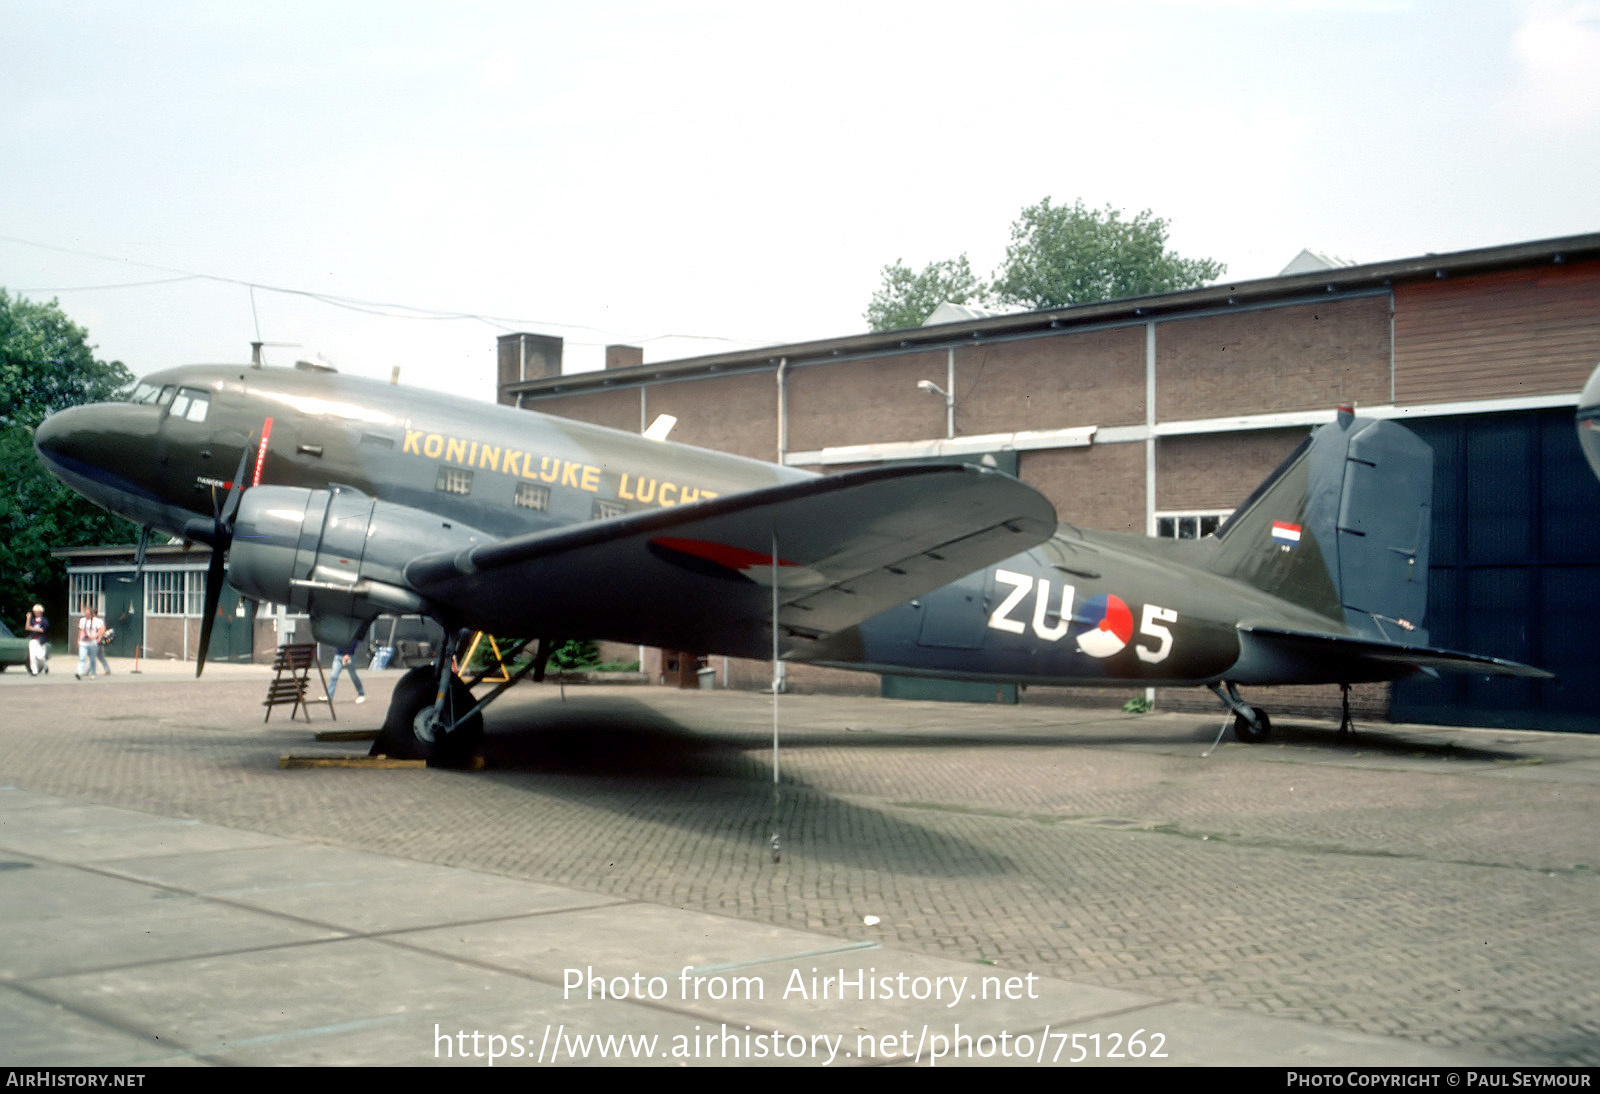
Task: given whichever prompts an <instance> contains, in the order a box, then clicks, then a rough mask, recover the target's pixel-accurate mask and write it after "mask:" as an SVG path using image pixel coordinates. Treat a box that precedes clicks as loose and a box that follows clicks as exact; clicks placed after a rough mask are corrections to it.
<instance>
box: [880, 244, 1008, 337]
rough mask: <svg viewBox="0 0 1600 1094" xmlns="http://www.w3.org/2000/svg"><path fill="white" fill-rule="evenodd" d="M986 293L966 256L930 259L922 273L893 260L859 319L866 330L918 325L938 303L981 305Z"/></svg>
mask: <svg viewBox="0 0 1600 1094" xmlns="http://www.w3.org/2000/svg"><path fill="white" fill-rule="evenodd" d="M985 292H986V287H985V286H984V283H983V282H982V281H980V280H978V278H977V277H976V276H975V275H974V274H973V272H972V266H971V265H970V264H969V263H968V262H967V256H966V255H962V256H961V257H959V258H952V259H948V260H946V261H944V262H930V263H928V265H927V266H925V267H923V269H922V272H921V273H915V272H913V271H912V269H911V267H909V266H907V265H906V264H905V263H904V262H902V261H900V260H899V259H896V260H895V261H894V262H892V263H890V264H889V265H887V266H885V267H884V268H883V286H882V287H881V288H880V289H879V290H878V291H877V292H875V293H873V294H872V303H871V304H869V305H867V311H866V314H865V315H864V316H863V317H862V318H864V319H866V321H867V328H868V329H869V330H902V329H904V328H906V327H917V326H921V325H922V323H923V321H924V320H925V319H927V318H928V316H929V315H931V314H932V313H933V310H934V309H935V308H937V307H938V306H939V305H940V304H946V303H949V304H980V303H982V302H983V299H984V294H985Z"/></svg>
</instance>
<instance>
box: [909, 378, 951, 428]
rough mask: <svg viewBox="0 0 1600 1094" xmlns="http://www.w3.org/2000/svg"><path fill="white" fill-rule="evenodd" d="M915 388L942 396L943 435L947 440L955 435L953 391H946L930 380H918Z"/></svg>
mask: <svg viewBox="0 0 1600 1094" xmlns="http://www.w3.org/2000/svg"><path fill="white" fill-rule="evenodd" d="M917 390H918V391H926V392H927V393H928V394H929V395H939V396H942V397H943V398H944V435H945V438H946V439H947V440H948V439H949V438H951V437H954V436H955V435H956V396H955V392H953V391H946V390H945V389H944V388H942V387H940V386H939V385H938V384H936V383H934V382H933V381H932V380H918V381H917Z"/></svg>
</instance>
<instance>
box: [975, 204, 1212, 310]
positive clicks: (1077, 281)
mask: <svg viewBox="0 0 1600 1094" xmlns="http://www.w3.org/2000/svg"><path fill="white" fill-rule="evenodd" d="M1226 269H1227V267H1225V266H1224V265H1223V264H1222V263H1220V262H1214V261H1212V260H1211V259H1209V258H1199V259H1190V258H1180V257H1179V256H1178V255H1176V254H1174V253H1173V252H1171V251H1169V250H1167V222H1166V221H1165V220H1163V219H1161V218H1160V217H1158V216H1156V215H1155V214H1154V213H1152V212H1151V211H1150V210H1148V209H1146V210H1144V211H1143V212H1142V213H1139V214H1138V215H1137V216H1135V217H1134V218H1133V219H1131V220H1125V219H1124V218H1123V215H1122V213H1121V211H1119V210H1117V209H1113V208H1112V207H1111V206H1109V205H1107V206H1106V207H1105V208H1104V209H1101V210H1097V209H1089V208H1087V207H1086V206H1085V205H1084V204H1083V202H1082V200H1079V201H1076V202H1074V203H1073V204H1072V206H1071V207H1070V208H1068V207H1067V206H1064V205H1051V204H1050V199H1049V198H1045V199H1044V200H1043V201H1041V202H1039V204H1037V205H1033V206H1030V207H1028V208H1026V209H1024V210H1022V215H1021V216H1020V217H1019V218H1018V219H1017V221H1016V223H1014V224H1012V226H1011V246H1009V247H1007V248H1006V261H1005V266H1004V267H1003V268H1002V269H1001V271H1000V273H999V275H998V276H997V277H996V278H995V284H994V291H995V294H996V296H997V298H998V299H999V300H1000V301H1001V302H1002V303H1006V304H1021V305H1023V306H1025V307H1027V308H1030V309H1040V308H1059V307H1064V306H1066V305H1068V304H1091V303H1094V302H1096V301H1099V300H1118V299H1121V298H1123V297H1128V296H1145V295H1148V294H1150V293H1161V292H1174V291H1177V290H1179V289H1194V288H1199V287H1200V286H1201V285H1204V284H1206V283H1207V282H1209V281H1215V280H1216V279H1217V278H1219V277H1221V276H1222V275H1223V273H1224V272H1225V271H1226Z"/></svg>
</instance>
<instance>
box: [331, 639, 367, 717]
mask: <svg viewBox="0 0 1600 1094" xmlns="http://www.w3.org/2000/svg"><path fill="white" fill-rule="evenodd" d="M357 641H358V639H355V638H352V639H351V640H350V644H349V645H348V646H346V647H345V648H344V649H342V650H339V651H338V652H336V653H335V654H334V655H333V675H332V676H331V677H330V678H329V680H328V702H330V703H331V702H333V693H334V692H335V691H337V690H338V689H339V670H340V669H345V670H347V671H348V672H349V673H350V682H351V683H352V684H354V685H355V686H356V702H358V703H365V702H366V701H367V689H366V688H364V687H362V686H361V677H359V676H357V675H356V666H355V663H354V662H352V661H351V660H350V655H351V654H353V653H355V652H356V643H357Z"/></svg>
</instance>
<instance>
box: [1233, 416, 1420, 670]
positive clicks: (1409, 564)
mask: <svg viewBox="0 0 1600 1094" xmlns="http://www.w3.org/2000/svg"><path fill="white" fill-rule="evenodd" d="M1432 507H1433V451H1432V449H1430V448H1429V447H1428V446H1427V445H1426V444H1425V443H1423V442H1422V441H1421V440H1419V439H1418V438H1417V436H1416V435H1415V434H1414V433H1412V432H1411V431H1410V430H1408V429H1406V428H1405V427H1403V426H1400V425H1396V424H1395V423H1393V422H1384V421H1371V420H1364V419H1357V418H1355V417H1353V416H1352V415H1350V414H1348V413H1346V412H1343V411H1341V413H1340V415H1339V420H1338V421H1336V422H1333V423H1331V424H1329V425H1325V426H1322V427H1320V428H1319V429H1317V430H1316V431H1315V432H1314V433H1313V434H1312V435H1311V436H1310V437H1309V438H1307V440H1306V441H1305V442H1304V443H1303V444H1302V445H1301V446H1300V447H1299V448H1298V449H1296V450H1295V452H1294V453H1293V454H1292V455H1291V456H1290V457H1289V458H1288V459H1287V460H1285V461H1284V462H1283V464H1282V466H1280V467H1279V468H1278V469H1277V471H1275V472H1273V474H1272V477H1271V478H1269V479H1268V480H1267V481H1266V482H1265V483H1263V484H1262V485H1261V486H1260V487H1258V488H1257V489H1256V491H1255V492H1254V493H1253V494H1251V495H1250V497H1249V498H1247V499H1246V500H1245V502H1244V504H1243V505H1241V506H1240V507H1239V508H1238V510H1237V511H1235V513H1234V515H1233V516H1232V517H1230V518H1229V520H1228V522H1227V523H1226V524H1225V525H1223V527H1222V528H1220V529H1218V531H1217V538H1218V541H1219V542H1218V546H1217V550H1216V553H1215V555H1214V556H1213V559H1214V561H1213V565H1212V568H1213V569H1214V570H1215V571H1216V572H1218V573H1221V574H1224V575H1226V576H1228V577H1232V578H1235V579H1237V580H1240V581H1244V582H1247V583H1248V584H1251V585H1254V586H1255V587H1256V588H1258V589H1261V590H1262V591H1264V592H1267V593H1270V594H1272V595H1273V596H1276V597H1279V598H1280V599H1283V600H1287V601H1290V602H1291V603H1294V604H1297V605H1299V606H1301V607H1304V608H1309V609H1311V610H1312V611H1315V612H1318V613H1319V614H1321V615H1324V616H1327V617H1329V618H1330V619H1334V620H1338V621H1339V622H1341V623H1343V624H1344V625H1345V626H1346V627H1348V628H1349V629H1350V631H1352V632H1354V633H1355V634H1358V635H1361V636H1364V637H1370V638H1374V639H1378V640H1382V641H1389V642H1403V643H1405V644H1407V645H1414V644H1418V645H1422V644H1426V642H1427V632H1426V631H1424V630H1422V628H1421V626H1420V624H1421V622H1422V618H1423V615H1424V613H1425V612H1426V610H1427V605H1428V539H1429V533H1430V529H1431V525H1432V516H1431V514H1432Z"/></svg>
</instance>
